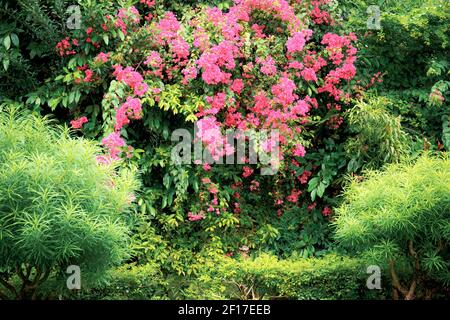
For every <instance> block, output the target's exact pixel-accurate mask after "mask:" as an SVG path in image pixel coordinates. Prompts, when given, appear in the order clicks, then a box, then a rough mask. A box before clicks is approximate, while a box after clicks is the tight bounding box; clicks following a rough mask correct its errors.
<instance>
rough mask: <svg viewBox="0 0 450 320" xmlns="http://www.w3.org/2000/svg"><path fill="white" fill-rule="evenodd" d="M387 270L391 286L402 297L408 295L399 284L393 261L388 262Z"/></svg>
mask: <svg viewBox="0 0 450 320" xmlns="http://www.w3.org/2000/svg"><path fill="white" fill-rule="evenodd" d="M389 269H390V272H391V279H392V286H393V287H394V288H395V289H396V290H397V291H400V292H401V293H402V294H403V295H404V296H406V295H407V294H408V291H407V290H406V289H405V288H404V287H403V286H402V285H401V284H400V280H399V279H398V276H397V273H396V272H395V262H394V260H391V261H389Z"/></svg>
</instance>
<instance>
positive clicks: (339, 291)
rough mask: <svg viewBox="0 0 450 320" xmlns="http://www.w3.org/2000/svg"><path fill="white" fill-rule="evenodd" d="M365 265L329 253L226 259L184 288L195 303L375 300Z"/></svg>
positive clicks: (356, 260) (378, 296)
mask: <svg viewBox="0 0 450 320" xmlns="http://www.w3.org/2000/svg"><path fill="white" fill-rule="evenodd" d="M366 268H367V265H366V264H365V263H364V262H363V261H362V260H358V259H353V258H348V257H344V256H339V255H336V254H328V255H325V256H324V257H321V258H310V259H286V260H278V259H277V258H276V257H275V256H272V255H267V254H262V255H260V256H258V257H256V258H254V259H250V258H248V259H239V260H233V259H229V258H224V259H223V260H222V261H221V262H219V263H217V264H216V266H215V267H214V268H213V269H211V270H212V271H211V272H210V273H208V272H205V273H203V274H202V275H201V276H199V278H198V280H197V281H194V282H193V283H192V284H191V286H190V288H188V290H186V295H187V298H194V299H211V298H219V299H243V300H248V299H250V300H251V299H308V300H310V299H314V300H341V299H369V298H371V299H376V298H381V297H383V295H384V294H385V293H384V291H377V290H374V291H371V290H368V289H367V288H366V279H367V277H368V274H367V273H366Z"/></svg>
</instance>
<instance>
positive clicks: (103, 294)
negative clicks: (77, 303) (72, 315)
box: [71, 263, 167, 300]
mask: <svg viewBox="0 0 450 320" xmlns="http://www.w3.org/2000/svg"><path fill="white" fill-rule="evenodd" d="M166 287H167V282H166V280H164V279H163V278H162V275H161V272H160V271H159V270H158V266H157V265H155V264H151V263H148V264H145V265H140V266H136V265H127V264H125V265H123V266H121V267H119V268H117V269H115V270H112V271H111V272H109V273H108V278H107V280H106V281H105V282H103V283H102V284H100V285H98V286H96V287H95V288H92V289H88V290H83V291H80V292H79V293H77V294H76V295H72V297H71V298H75V299H83V300H84V299H87V300H160V299H167V293H166Z"/></svg>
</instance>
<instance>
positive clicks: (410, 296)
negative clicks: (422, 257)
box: [405, 240, 420, 300]
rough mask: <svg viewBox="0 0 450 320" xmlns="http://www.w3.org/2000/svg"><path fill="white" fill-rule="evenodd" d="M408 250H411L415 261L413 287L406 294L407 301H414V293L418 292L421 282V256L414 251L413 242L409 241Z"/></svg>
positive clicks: (410, 252)
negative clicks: (418, 282)
mask: <svg viewBox="0 0 450 320" xmlns="http://www.w3.org/2000/svg"><path fill="white" fill-rule="evenodd" d="M408 249H409V254H410V255H411V257H412V258H413V259H414V275H413V281H412V283H411V286H410V287H409V291H408V293H407V294H406V296H405V299H406V300H412V299H414V292H415V291H416V288H417V281H418V280H419V276H420V261H419V256H418V255H417V252H416V250H414V246H413V242H412V240H408Z"/></svg>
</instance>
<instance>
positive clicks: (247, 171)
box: [242, 166, 253, 178]
mask: <svg viewBox="0 0 450 320" xmlns="http://www.w3.org/2000/svg"><path fill="white" fill-rule="evenodd" d="M242 169H243V173H242V176H243V177H244V178H248V177H250V176H251V175H252V174H253V169H252V168H250V167H247V166H245V167H244V168H242Z"/></svg>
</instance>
